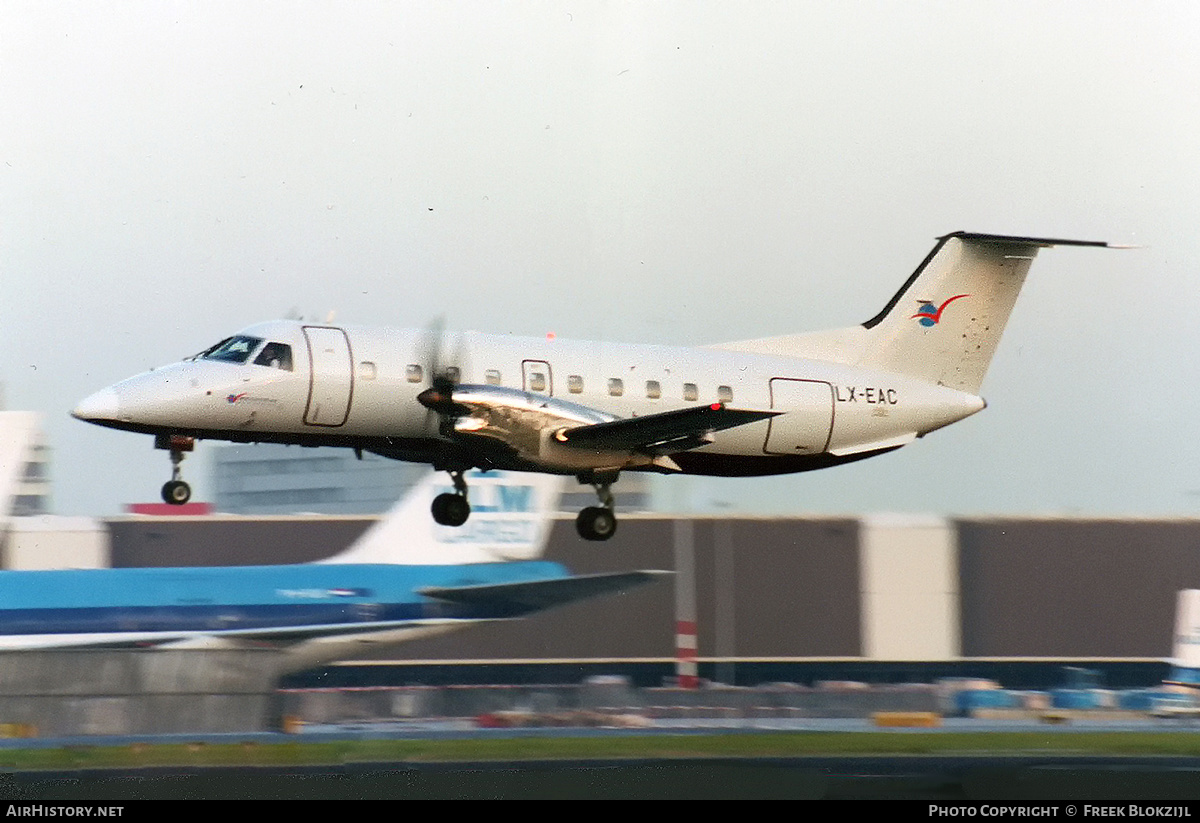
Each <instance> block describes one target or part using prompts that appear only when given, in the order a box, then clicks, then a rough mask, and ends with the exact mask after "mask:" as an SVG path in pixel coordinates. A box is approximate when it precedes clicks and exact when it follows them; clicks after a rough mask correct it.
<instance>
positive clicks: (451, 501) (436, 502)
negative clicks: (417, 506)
mask: <svg viewBox="0 0 1200 823" xmlns="http://www.w3.org/2000/svg"><path fill="white" fill-rule="evenodd" d="M450 478H451V479H452V480H453V481H454V493H453V494H451V493H449V492H447V493H445V494H439V495H438V496H437V497H435V498H433V505H432V506H430V512H432V514H433V519H434V522H436V523H440V524H441V525H443V526H461V525H462V524H463V523H466V522H467V518H468V517H470V516H471V504H470V503H468V502H467V481H466V480H463V473H462V471H452V472H450Z"/></svg>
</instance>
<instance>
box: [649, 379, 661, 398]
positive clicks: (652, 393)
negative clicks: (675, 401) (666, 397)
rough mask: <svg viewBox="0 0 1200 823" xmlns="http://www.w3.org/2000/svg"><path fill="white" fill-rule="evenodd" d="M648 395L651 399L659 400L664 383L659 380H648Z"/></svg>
mask: <svg viewBox="0 0 1200 823" xmlns="http://www.w3.org/2000/svg"><path fill="white" fill-rule="evenodd" d="M646 396H647V397H649V398H650V399H651V400H657V399H658V398H660V397H662V385H661V384H659V382H658V381H657V380H647V381H646Z"/></svg>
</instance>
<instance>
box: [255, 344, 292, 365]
mask: <svg viewBox="0 0 1200 823" xmlns="http://www.w3.org/2000/svg"><path fill="white" fill-rule="evenodd" d="M254 365H256V366H270V367H271V368H273V369H283V370H284V371H291V370H292V347H291V346H289V345H288V344H287V343H268V344H267V345H265V346H263V349H262V351H260V352H259V353H258V357H256V358H254Z"/></svg>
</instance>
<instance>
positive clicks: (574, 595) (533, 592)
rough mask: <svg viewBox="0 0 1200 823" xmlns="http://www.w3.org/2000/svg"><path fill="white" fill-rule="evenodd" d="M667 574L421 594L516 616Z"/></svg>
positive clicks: (586, 577) (434, 589) (430, 589)
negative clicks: (506, 611) (500, 610)
mask: <svg viewBox="0 0 1200 823" xmlns="http://www.w3.org/2000/svg"><path fill="white" fill-rule="evenodd" d="M673 573H674V572H668V571H655V570H643V571H633V572H613V573H609V574H585V575H580V576H578V577H560V578H552V579H549V580H531V581H527V582H523V583H497V584H488V585H482V586H454V587H441V586H430V587H428V588H425V589H421V590H420V593H421V594H423V595H426V596H427V597H435V598H437V599H438V600H446V601H449V602H451V603H462V604H465V605H470V606H491V607H504V608H508V609H513V610H514V612H515V613H518V614H523V613H526V612H534V611H540V610H542V609H549V608H551V607H553V606H561V605H564V604H566V603H573V602H575V601H576V600H583V599H585V598H588V597H595V596H596V595H600V594H609V593H611V592H619V591H624V590H625V589H631V588H633V587H635V586H641V585H644V584H646V583H651V582H653V581H655V580H658V579H660V578H662V577H664V576H667V575H670V574H673Z"/></svg>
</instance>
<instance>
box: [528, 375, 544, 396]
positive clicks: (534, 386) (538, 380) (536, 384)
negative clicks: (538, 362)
mask: <svg viewBox="0 0 1200 823" xmlns="http://www.w3.org/2000/svg"><path fill="white" fill-rule="evenodd" d="M529 390H530V391H537V392H544V391H545V390H546V375H544V374H542V373H541V372H540V371H531V372H530V373H529Z"/></svg>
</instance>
